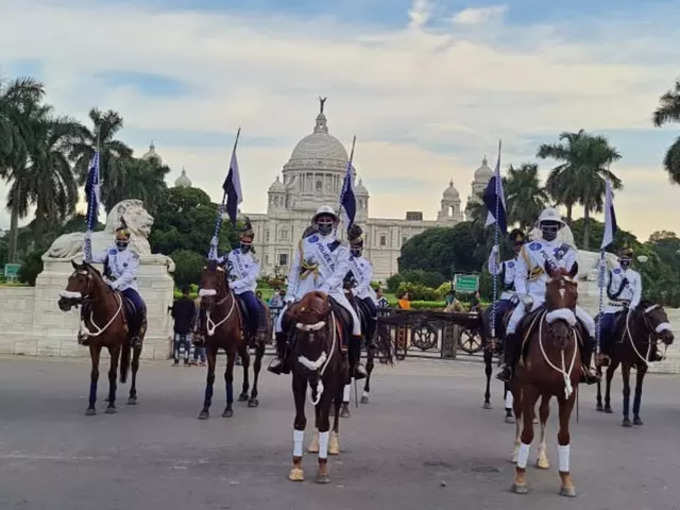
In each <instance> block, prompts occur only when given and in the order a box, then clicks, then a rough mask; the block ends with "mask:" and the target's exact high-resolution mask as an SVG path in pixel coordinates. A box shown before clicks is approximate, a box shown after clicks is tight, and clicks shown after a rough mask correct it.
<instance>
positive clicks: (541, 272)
mask: <svg viewBox="0 0 680 510" xmlns="http://www.w3.org/2000/svg"><path fill="white" fill-rule="evenodd" d="M564 225H565V223H564V221H562V217H561V216H560V214H559V213H558V212H557V210H556V209H553V208H552V207H548V208H546V209H544V210H543V212H542V213H541V215H540V216H539V218H538V226H539V228H540V230H541V233H542V237H543V238H542V239H537V240H535V241H532V242H530V243H528V244H525V245H524V247H523V248H522V251H521V252H520V256H519V257H518V260H517V269H516V273H515V290H516V291H517V295H518V297H519V303H518V305H517V307H516V308H515V310H514V311H513V313H512V315H511V316H510V320H509V322H508V329H507V332H506V342H505V345H506V348H508V349H511V350H512V356H511V357H510V359H512V360H513V363H512V364H511V365H507V364H506V365H505V366H504V367H503V370H502V371H501V373H499V374H498V378H499V379H501V380H503V381H509V380H510V378H511V376H512V366H513V365H514V362H515V361H516V360H517V359H518V358H519V355H520V353H519V350H520V349H521V339H520V338H518V337H517V335H516V330H517V326H518V325H519V323H520V321H521V320H522V318H523V317H524V316H525V315H526V314H527V313H528V312H531V311H533V310H535V309H537V308H538V307H539V306H541V305H542V304H543V303H544V302H545V291H546V284H547V283H548V281H549V279H550V278H551V274H552V273H553V272H554V271H556V270H559V269H565V270H566V271H567V272H568V273H569V274H570V275H571V276H572V277H575V276H576V274H577V273H578V263H577V261H576V255H577V253H576V250H575V249H574V248H573V247H571V246H569V245H568V244H566V243H562V242H560V241H558V240H557V232H558V231H559V229H561V228H562V227H563V226H564ZM574 312H575V314H576V317H577V318H578V320H579V321H580V322H581V323H582V324H583V326H584V327H585V328H586V330H587V333H588V337H589V338H587V339H584V344H585V345H584V346H583V349H582V350H581V354H582V361H583V364H584V369H583V373H584V377H583V381H584V382H587V383H588V384H592V383H594V382H597V376H596V375H594V374H593V373H592V372H591V370H590V358H591V357H592V353H593V350H594V347H595V321H593V319H592V317H590V315H588V313H587V312H586V311H585V310H583V309H582V308H581V307H579V306H576V309H575V311H574Z"/></svg>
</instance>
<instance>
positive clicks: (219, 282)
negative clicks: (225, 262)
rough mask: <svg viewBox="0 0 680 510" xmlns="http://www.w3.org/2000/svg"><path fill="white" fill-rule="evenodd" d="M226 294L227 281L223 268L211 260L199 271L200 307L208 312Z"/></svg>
mask: <svg viewBox="0 0 680 510" xmlns="http://www.w3.org/2000/svg"><path fill="white" fill-rule="evenodd" d="M227 292H228V288H227V279H226V275H225V271H224V268H223V267H222V266H220V265H218V264H217V261H215V260H211V261H209V262H208V264H207V265H206V266H205V267H204V268H203V270H202V271H201V283H200V286H199V290H198V295H199V297H200V298H201V306H202V307H203V308H204V309H205V310H206V311H208V312H211V311H212V310H213V308H214V307H215V303H216V302H217V301H219V300H221V299H222V298H224V297H226V295H227Z"/></svg>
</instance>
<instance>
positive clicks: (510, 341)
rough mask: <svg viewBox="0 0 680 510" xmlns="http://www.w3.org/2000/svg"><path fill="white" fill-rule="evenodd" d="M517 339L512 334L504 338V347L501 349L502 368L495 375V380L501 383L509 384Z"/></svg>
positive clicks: (515, 359) (515, 354)
mask: <svg viewBox="0 0 680 510" xmlns="http://www.w3.org/2000/svg"><path fill="white" fill-rule="evenodd" d="M516 344H517V338H516V335H514V334H508V335H506V337H505V346H504V349H503V366H502V367H501V371H500V372H499V373H498V374H496V379H500V380H501V381H503V382H506V383H508V382H510V380H511V379H512V376H513V372H514V370H513V369H514V366H515V363H516V362H517V358H518V355H517V351H518V350H519V348H518V347H517V345H516Z"/></svg>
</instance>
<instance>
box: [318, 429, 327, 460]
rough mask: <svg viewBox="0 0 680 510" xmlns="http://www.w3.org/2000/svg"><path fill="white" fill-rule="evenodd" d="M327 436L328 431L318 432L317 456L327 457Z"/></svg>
mask: <svg viewBox="0 0 680 510" xmlns="http://www.w3.org/2000/svg"><path fill="white" fill-rule="evenodd" d="M328 437H329V432H328V431H326V432H319V458H320V459H327V458H328Z"/></svg>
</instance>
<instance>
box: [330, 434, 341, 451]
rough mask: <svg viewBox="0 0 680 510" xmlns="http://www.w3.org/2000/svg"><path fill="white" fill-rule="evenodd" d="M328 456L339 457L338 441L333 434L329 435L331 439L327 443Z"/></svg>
mask: <svg viewBox="0 0 680 510" xmlns="http://www.w3.org/2000/svg"><path fill="white" fill-rule="evenodd" d="M328 455H340V440H339V439H338V436H337V435H336V434H335V433H332V434H331V439H330V441H329V443H328Z"/></svg>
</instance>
